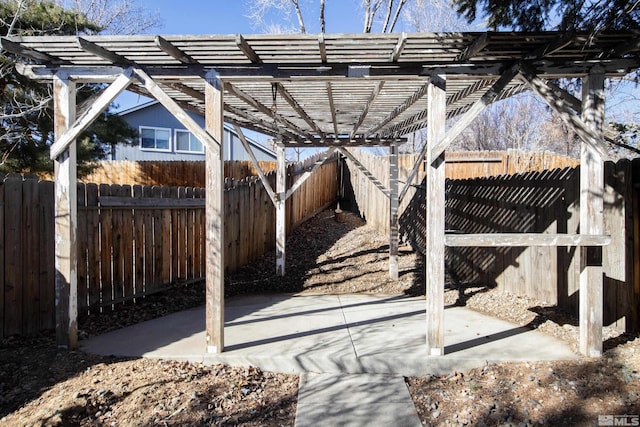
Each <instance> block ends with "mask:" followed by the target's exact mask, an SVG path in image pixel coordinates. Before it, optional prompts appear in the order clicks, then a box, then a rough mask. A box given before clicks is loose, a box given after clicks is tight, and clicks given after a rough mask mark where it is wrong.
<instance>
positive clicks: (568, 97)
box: [547, 81, 640, 154]
mask: <svg viewBox="0 0 640 427" xmlns="http://www.w3.org/2000/svg"><path fill="white" fill-rule="evenodd" d="M547 85H548V86H549V87H550V88H551V89H552V90H553V93H554V95H556V96H558V97H560V98H562V99H563V100H564V101H565V102H567V104H568V105H569V106H570V107H571V109H572V110H574V111H575V112H576V113H577V114H582V101H581V100H580V99H578V98H577V97H575V96H574V95H573V94H571V93H569V92H567V91H566V90H564V89H563V88H561V87H560V86H558V85H557V84H555V83H553V82H551V81H547ZM604 140H605V141H606V142H608V143H609V144H613V145H615V146H618V147H621V148H624V149H626V150H629V151H632V152H634V153H636V154H640V150H639V149H637V148H636V147H633V146H630V145H628V144H623V143H621V142H618V141H617V140H616V134H615V132H613V131H612V130H611V129H609V128H605V129H604Z"/></svg>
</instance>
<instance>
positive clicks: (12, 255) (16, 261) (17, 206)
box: [4, 174, 23, 336]
mask: <svg viewBox="0 0 640 427" xmlns="http://www.w3.org/2000/svg"><path fill="white" fill-rule="evenodd" d="M4 189H5V236H4V243H5V253H4V256H5V261H4V262H5V283H4V303H5V309H6V311H5V314H4V334H5V336H9V335H13V334H21V333H22V292H23V286H22V275H23V265H22V202H21V201H22V178H21V177H20V176H18V175H14V174H10V175H8V176H7V178H6V179H5V181H4Z"/></svg>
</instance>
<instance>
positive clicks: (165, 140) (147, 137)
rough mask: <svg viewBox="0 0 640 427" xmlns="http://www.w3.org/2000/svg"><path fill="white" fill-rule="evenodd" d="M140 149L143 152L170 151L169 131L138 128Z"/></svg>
mask: <svg viewBox="0 0 640 427" xmlns="http://www.w3.org/2000/svg"><path fill="white" fill-rule="evenodd" d="M140 148H142V149H143V150H159V151H170V150H171V129H165V128H149V127H142V126H141V127H140Z"/></svg>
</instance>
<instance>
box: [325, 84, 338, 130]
mask: <svg viewBox="0 0 640 427" xmlns="http://www.w3.org/2000/svg"><path fill="white" fill-rule="evenodd" d="M326 88H327V99H328V100H329V110H330V112H331V123H333V134H334V136H335V137H336V138H337V137H338V136H339V135H338V119H337V118H336V105H335V102H334V100H333V88H332V87H331V82H327V84H326Z"/></svg>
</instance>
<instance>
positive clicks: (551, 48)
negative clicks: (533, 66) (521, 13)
mask: <svg viewBox="0 0 640 427" xmlns="http://www.w3.org/2000/svg"><path fill="white" fill-rule="evenodd" d="M576 36H577V35H576V34H575V33H567V34H564V35H561V36H560V37H557V38H555V39H554V40H553V41H552V42H551V43H546V44H544V45H542V46H540V47H539V48H537V49H534V50H533V51H531V52H530V53H528V54H526V55H524V57H523V58H522V59H524V60H525V61H528V60H532V59H539V58H544V57H545V56H547V55H553V54H554V53H556V52H558V51H560V50H562V49H564V48H565V47H567V46H569V45H570V44H572V43H573V42H574V41H575V40H576Z"/></svg>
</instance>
